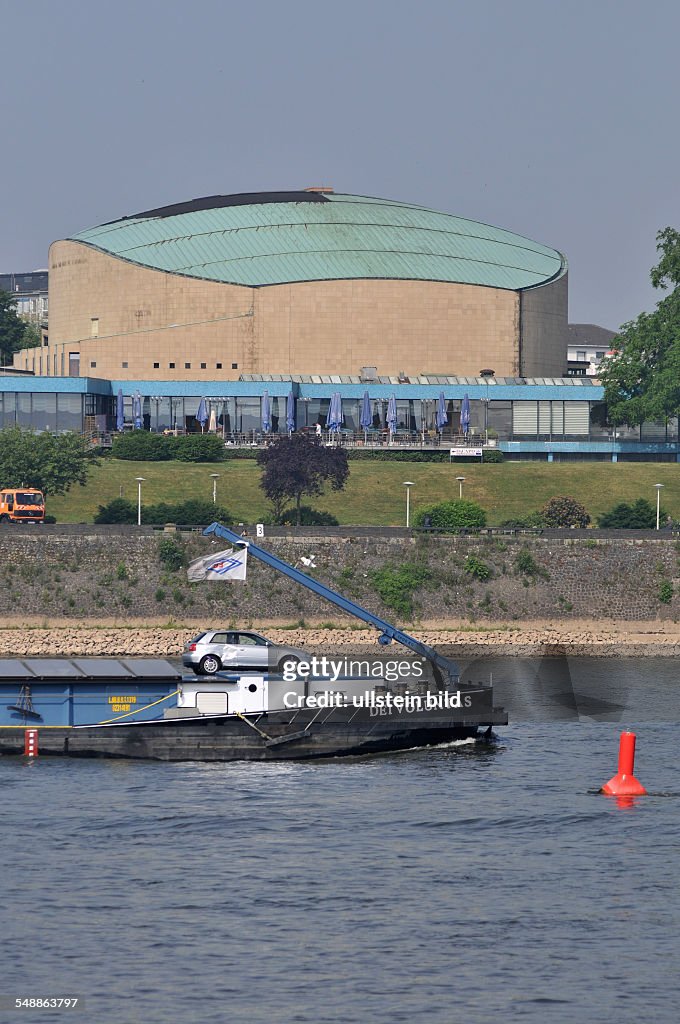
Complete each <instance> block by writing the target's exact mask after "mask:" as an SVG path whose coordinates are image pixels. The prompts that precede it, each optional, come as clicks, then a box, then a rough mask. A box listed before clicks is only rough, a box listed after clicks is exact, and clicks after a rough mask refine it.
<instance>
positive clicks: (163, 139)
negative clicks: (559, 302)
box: [0, 0, 680, 328]
mask: <svg viewBox="0 0 680 1024" xmlns="http://www.w3.org/2000/svg"><path fill="white" fill-rule="evenodd" d="M679 37H680V5H678V4H677V3H676V2H670V0H662V2H659V0H656V2H654V3H651V4H646V3H642V2H632V0H619V2H615V0H561V2H558V0H476V2H456V0H448V2H438V0H420V2H418V3H415V2H399V0H391V2H389V3H387V2H385V0H376V2H372V0H364V2H362V3H357V2H355V0H342V2H336V3H334V4H331V3H328V2H324V0H318V2H316V3H310V2H298V0H288V2H285V3H281V2H279V3H262V2H258V0H249V2H247V3H244V2H243V0H241V2H239V3H232V2H229V0H222V2H219V0H192V2H182V3H179V2H177V0H31V2H30V3H18V2H17V0H0V107H1V112H2V137H3V146H2V150H0V152H1V159H0V197H1V199H0V203H1V207H0V208H1V210H2V217H1V220H0V272H8V271H28V270H33V269H36V268H38V267H45V266H46V265H47V250H48V246H49V244H50V242H52V241H53V240H54V239H57V238H63V237H65V236H67V235H69V234H72V233H74V232H75V231H79V230H81V229H83V228H86V227H89V226H92V225H95V224H98V223H101V222H103V221H107V220H114V219H116V218H117V217H120V216H124V215H126V214H131V213H135V212H138V211H140V210H144V209H149V208H151V207H154V206H159V205H162V204H164V203H172V202H179V201H181V200H185V199H190V198H193V197H197V196H202V195H212V194H217V193H221V194H225V193H229V192H243V191H248V192H250V191H260V190H265V189H296V188H304V187H305V186H307V185H317V184H327V185H332V186H333V187H334V188H335V190H336V191H337V192H351V193H358V194H361V195H373V196H383V197H388V198H393V199H400V200H406V201H410V202H415V203H419V204H422V205H425V206H431V207H433V208H435V209H438V210H443V211H447V212H451V213H456V214H459V215H461V216H464V217H470V218H472V219H476V220H482V221H488V222H490V223H492V224H496V225H498V226H501V227H506V228H510V229H511V230H513V231H517V232H519V233H521V234H524V235H527V236H529V237H530V238H535V239H537V240H538V241H540V242H543V243H545V244H546V245H551V246H554V247H555V248H557V249H559V250H561V251H562V252H564V253H565V254H566V256H567V258H568V260H569V264H570V320H572V321H574V322H579V321H581V322H586V321H592V322H595V323H599V324H602V325H603V326H606V327H612V328H616V327H617V326H618V325H619V324H621V323H622V322H624V321H625V320H627V319H630V318H631V317H633V316H635V315H636V314H637V313H638V312H640V311H641V310H642V309H645V308H651V306H652V305H653V303H654V302H655V301H656V298H657V297H658V296H657V295H656V293H655V292H654V290H653V289H652V288H651V285H650V284H649V268H650V267H651V266H652V265H653V263H654V262H655V261H656V251H655V235H656V231H657V230H658V229H659V228H662V227H665V226H666V225H667V224H670V225H672V226H674V227H676V228H680V209H679V207H680V132H679V131H678V121H677V107H678V96H679V95H680V71H679V66H680V62H679V61H678V57H677V41H678V38H679Z"/></svg>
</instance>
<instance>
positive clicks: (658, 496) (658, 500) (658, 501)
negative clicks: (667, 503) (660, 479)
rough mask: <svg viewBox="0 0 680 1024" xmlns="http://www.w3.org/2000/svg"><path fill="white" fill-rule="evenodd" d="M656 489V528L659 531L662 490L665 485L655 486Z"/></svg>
mask: <svg viewBox="0 0 680 1024" xmlns="http://www.w3.org/2000/svg"><path fill="white" fill-rule="evenodd" d="M654 486H655V487H656V528H657V530H658V529H659V512H660V510H661V488H662V487H663V486H664V485H663V484H654Z"/></svg>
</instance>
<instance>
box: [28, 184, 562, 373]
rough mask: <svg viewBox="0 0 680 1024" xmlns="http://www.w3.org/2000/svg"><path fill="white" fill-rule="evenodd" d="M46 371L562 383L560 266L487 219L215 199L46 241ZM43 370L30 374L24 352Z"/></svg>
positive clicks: (325, 202)
mask: <svg viewBox="0 0 680 1024" xmlns="http://www.w3.org/2000/svg"><path fill="white" fill-rule="evenodd" d="M49 275H50V277H49V288H50V293H49V302H50V327H49V339H48V345H47V346H45V347H44V349H43V351H42V353H38V354H36V353H33V354H31V353H30V352H29V353H26V354H20V356H19V357H18V360H19V361H18V365H20V366H22V367H23V368H25V369H31V368H32V369H34V370H35V372H36V373H38V374H42V375H60V374H61V375H68V374H71V375H83V376H85V375H87V376H96V377H99V378H105V379H116V380H120V379H123V380H124V379H135V380H140V379H143V380H155V381H162V380H196V381H200V380H206V381H208V380H210V381H213V380H220V379H224V380H229V379H232V380H237V379H239V378H240V377H241V376H242V375H243V374H283V375H291V374H293V375H295V374H351V375H360V376H362V377H364V378H365V379H367V380H370V379H371V378H372V377H378V376H396V377H400V376H402V377H415V376H417V375H422V374H425V375H427V374H435V375H436V374H457V375H463V376H465V375H477V374H478V373H479V371H480V368H490V369H493V370H494V371H495V373H496V374H498V375H499V376H506V377H515V378H518V377H527V376H531V377H537V376H541V377H556V376H560V375H561V374H562V373H563V372H564V370H565V368H566V349H567V266H566V260H565V259H564V257H563V256H562V255H561V254H560V253H559V252H557V251H556V250H554V249H551V248H549V247H547V246H545V245H542V244H540V243H538V242H533V241H531V240H529V239H527V238H523V237H522V236H520V235H517V234H513V233H512V232H510V231H506V230H503V229H501V228H496V227H492V226H491V225H488V224H482V223H478V222H476V221H471V220H466V219H464V218H462V217H458V216H454V215H452V214H447V213H440V212H437V211H435V210H431V209H428V208H426V207H424V206H418V205H414V204H410V203H403V202H396V201H391V200H385V199H376V198H371V197H366V196H352V195H341V194H336V193H334V192H333V190H332V189H330V188H313V189H306V190H303V191H297V192H267V193H252V194H239V195H228V196H211V197H207V198H203V199H196V200H191V201H189V202H185V203H178V204H175V205H172V206H165V207H159V208H156V209H151V210H146V211H144V212H142V213H139V214H135V215H132V216H128V217H123V218H121V219H119V220H115V221H111V222H109V223H106V224H101V225H99V226H98V227H94V228H88V229H86V230H84V231H79V232H77V233H76V234H73V235H72V236H71V237H70V238H68V239H64V240H62V241H58V242H55V243H54V244H53V245H52V247H51V249H50V260H49ZM35 358H37V359H38V360H39V362H38V364H37V365H34V366H32V367H29V366H28V364H27V365H26V366H25V367H24V361H25V360H26V359H29V360H30V359H35Z"/></svg>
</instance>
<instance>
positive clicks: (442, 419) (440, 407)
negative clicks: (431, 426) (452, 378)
mask: <svg viewBox="0 0 680 1024" xmlns="http://www.w3.org/2000/svg"><path fill="white" fill-rule="evenodd" d="M448 422H449V417H448V415H447V413H446V400H445V398H444V392H443V391H440V392H439V401H438V402H437V416H436V424H437V430H438V431H439V433H440V434H441V432H442V430H443V429H444V427H445V426H446V424H447V423H448Z"/></svg>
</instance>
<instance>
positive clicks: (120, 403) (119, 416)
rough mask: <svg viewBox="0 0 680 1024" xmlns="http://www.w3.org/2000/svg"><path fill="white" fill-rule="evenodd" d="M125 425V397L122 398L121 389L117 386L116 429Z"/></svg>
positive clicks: (121, 428) (120, 428)
mask: <svg viewBox="0 0 680 1024" xmlns="http://www.w3.org/2000/svg"><path fill="white" fill-rule="evenodd" d="M124 427H125V399H124V398H123V389H122V388H118V394H117V395H116V430H123V428H124Z"/></svg>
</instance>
